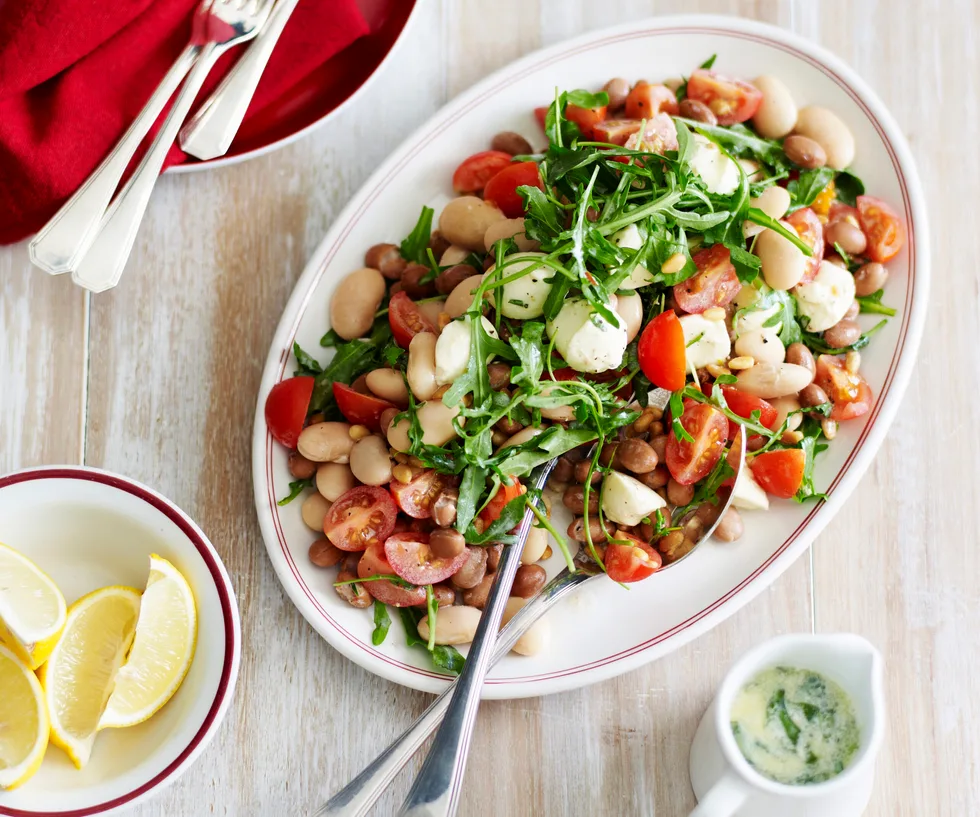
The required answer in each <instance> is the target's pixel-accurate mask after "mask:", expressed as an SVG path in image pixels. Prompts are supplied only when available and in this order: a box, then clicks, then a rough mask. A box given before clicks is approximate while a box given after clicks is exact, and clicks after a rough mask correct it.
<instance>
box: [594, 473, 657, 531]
mask: <svg viewBox="0 0 980 817" xmlns="http://www.w3.org/2000/svg"><path fill="white" fill-rule="evenodd" d="M666 504H667V503H666V502H664V500H663V498H662V497H661V496H660V494H658V493H657V492H656V491H654V490H653V489H652V488H648V487H647V486H646V485H644V484H643V483H642V482H640V481H639V480H638V479H635V478H633V477H631V476H627V475H626V474H621V473H620V472H619V471H610V472H609V473H608V474H606V477H605V479H603V481H602V512H603V513H604V514H605V515H606V518H607V519H611V520H612V521H613V522H618V523H619V524H620V525H627V526H628V525H639V524H640V522H642V521H643V519H644V518H649V517H651V516H653V514H655V513H656V512H657V510H658V509H660V508H663V507H664V506H666Z"/></svg>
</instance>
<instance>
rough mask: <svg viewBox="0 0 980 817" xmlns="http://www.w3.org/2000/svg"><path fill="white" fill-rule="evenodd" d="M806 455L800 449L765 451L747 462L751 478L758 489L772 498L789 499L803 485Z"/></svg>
mask: <svg viewBox="0 0 980 817" xmlns="http://www.w3.org/2000/svg"><path fill="white" fill-rule="evenodd" d="M805 467H806V454H805V453H804V452H803V449H801V448H784V449H782V450H780V451H766V452H765V453H764V454H757V455H756V456H754V457H753V458H752V459H750V460H749V468H751V469H752V476H754V477H755V481H756V482H758V483H759V485H760V487H761V488H762V489H763V490H764V491H765V492H766V493H767V494H772V495H773V496H778V497H782V498H783V499H790V498H791V497H793V496H795V495H796V492H797V491H798V490H800V485H802V484H803V470H804V468H805Z"/></svg>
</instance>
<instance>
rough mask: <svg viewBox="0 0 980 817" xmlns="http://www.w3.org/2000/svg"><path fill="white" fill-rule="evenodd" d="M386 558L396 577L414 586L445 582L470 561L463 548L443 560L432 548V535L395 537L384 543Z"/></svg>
mask: <svg viewBox="0 0 980 817" xmlns="http://www.w3.org/2000/svg"><path fill="white" fill-rule="evenodd" d="M385 556H386V557H387V558H388V562H389V563H390V564H391V566H392V568H393V569H394V571H395V573H397V574H398V575H399V576H401V577H402V578H403V579H404V580H405V581H407V582H411V583H412V584H421V585H425V584H437V583H438V582H442V581H445V580H446V579H448V578H449V577H450V576H452V575H453V573H455V572H456V571H457V570H459V569H460V568H461V567H462V566H463V565H464V564H465V563H466V560H467V559H469V554H468V553H467V552H466V549H465V548H464V549H463V550H462V551H460V552H459V553H458V554H456V556H454V557H453V558H451V559H446V558H440V557H439V556H436V555H435V554H434V553H433V552H432V548H430V547H429V534H427V533H417V532H414V531H411V532H406V533H395V534H392V535H391V536H389V537H388V539H387V540H386V541H385Z"/></svg>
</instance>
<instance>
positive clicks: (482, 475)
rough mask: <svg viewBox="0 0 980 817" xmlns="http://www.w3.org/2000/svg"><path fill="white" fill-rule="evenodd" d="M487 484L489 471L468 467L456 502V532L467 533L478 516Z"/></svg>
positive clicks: (464, 472)
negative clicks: (474, 518)
mask: <svg viewBox="0 0 980 817" xmlns="http://www.w3.org/2000/svg"><path fill="white" fill-rule="evenodd" d="M486 482H487V469H486V468H480V467H479V466H478V465H467V466H466V470H465V471H463V479H462V480H461V481H460V483H459V499H458V500H457V501H456V530H458V531H459V532H460V533H465V532H466V530H467V528H469V526H470V522H472V521H473V517H474V516H476V509H477V508H478V507H479V506H480V496H481V495H482V494H483V489H484V487H485V486H486Z"/></svg>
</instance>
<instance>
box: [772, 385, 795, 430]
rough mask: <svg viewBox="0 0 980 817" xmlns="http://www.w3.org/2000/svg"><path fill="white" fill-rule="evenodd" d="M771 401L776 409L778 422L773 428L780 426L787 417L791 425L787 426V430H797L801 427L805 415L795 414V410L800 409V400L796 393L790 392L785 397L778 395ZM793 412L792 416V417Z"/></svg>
mask: <svg viewBox="0 0 980 817" xmlns="http://www.w3.org/2000/svg"><path fill="white" fill-rule="evenodd" d="M770 403H771V405H772V407H773V408H774V409H776V422H775V424H774V425H773V428H780V427H781V426H782V424H783V423H785V422H786V418H787V417H789V425H787V426H786V430H787V431H795V430H796V429H798V428H799V427H800V424H801V423H802V422H803V415H802V414H793V412H794V411H796V412H798V411H799V410H800V401H799V399H798V398H797V397H796V396H795V395H791V394H790V395H786V396H785V397H776V398H774V399H773V400H771V401H770ZM791 414H792V416H791V417H790V415H791Z"/></svg>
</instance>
